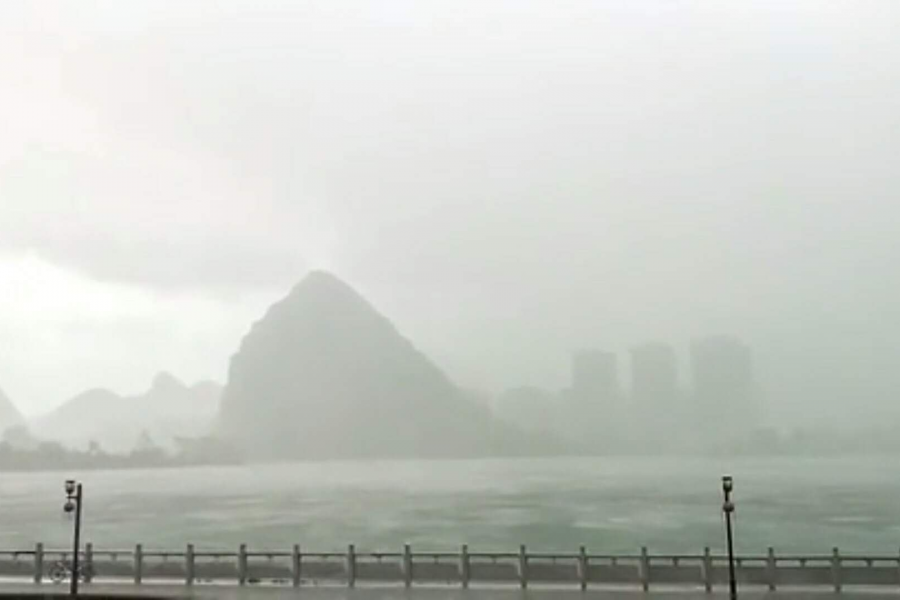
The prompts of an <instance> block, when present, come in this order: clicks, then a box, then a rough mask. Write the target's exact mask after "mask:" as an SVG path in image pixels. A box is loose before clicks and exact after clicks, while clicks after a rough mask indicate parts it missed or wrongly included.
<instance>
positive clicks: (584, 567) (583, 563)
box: [578, 546, 588, 591]
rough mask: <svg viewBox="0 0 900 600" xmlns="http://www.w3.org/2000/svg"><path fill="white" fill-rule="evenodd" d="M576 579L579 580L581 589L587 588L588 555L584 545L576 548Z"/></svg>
mask: <svg viewBox="0 0 900 600" xmlns="http://www.w3.org/2000/svg"><path fill="white" fill-rule="evenodd" d="M578 580H579V581H580V582H581V591H584V590H586V589H587V584H588V557H587V549H586V548H585V547H584V546H581V547H579V548H578Z"/></svg>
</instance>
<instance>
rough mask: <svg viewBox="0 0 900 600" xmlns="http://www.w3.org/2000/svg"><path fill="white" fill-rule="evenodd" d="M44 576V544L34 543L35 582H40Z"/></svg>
mask: <svg viewBox="0 0 900 600" xmlns="http://www.w3.org/2000/svg"><path fill="white" fill-rule="evenodd" d="M43 578H44V544H42V543H41V542H38V543H37V544H35V545H34V582H35V583H40V582H41V579H43Z"/></svg>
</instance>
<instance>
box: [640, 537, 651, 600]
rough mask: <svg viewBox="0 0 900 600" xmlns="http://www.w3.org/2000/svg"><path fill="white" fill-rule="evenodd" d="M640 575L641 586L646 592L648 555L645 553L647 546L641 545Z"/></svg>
mask: <svg viewBox="0 0 900 600" xmlns="http://www.w3.org/2000/svg"><path fill="white" fill-rule="evenodd" d="M640 575H641V587H642V588H644V591H645V592H646V591H647V590H649V589H650V557H649V556H648V554H647V546H641V564H640Z"/></svg>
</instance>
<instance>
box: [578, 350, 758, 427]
mask: <svg viewBox="0 0 900 600" xmlns="http://www.w3.org/2000/svg"><path fill="white" fill-rule="evenodd" d="M618 358H619V357H618V355H616V354H615V353H612V352H606V351H602V350H584V351H580V352H577V353H575V355H574V356H573V358H572V381H571V387H570V388H569V389H568V390H566V391H565V392H564V399H565V405H564V406H563V407H562V408H563V409H564V410H567V409H569V408H571V409H572V410H574V411H576V412H579V411H580V412H581V414H583V415H590V416H591V418H592V420H594V419H600V420H602V421H603V422H604V424H605V426H599V424H598V423H596V421H595V423H594V425H595V426H594V427H589V428H587V429H588V430H589V431H591V432H593V435H598V434H605V435H607V436H614V437H616V436H617V437H622V436H625V437H628V438H630V439H641V438H642V434H644V436H643V437H648V436H656V435H658V434H659V433H661V432H663V431H664V432H666V433H667V435H671V436H675V437H687V436H692V435H693V436H695V437H702V438H705V439H715V438H717V437H719V434H721V433H725V432H727V431H731V432H733V431H735V430H740V431H746V430H748V429H752V428H754V427H756V426H758V425H759V424H760V420H761V417H762V414H761V410H760V406H759V398H758V394H757V393H756V383H755V381H754V375H753V358H752V355H751V351H750V348H749V347H748V346H747V345H746V344H744V343H743V342H742V341H740V340H739V339H737V338H734V337H729V336H716V337H707V338H701V339H697V340H694V341H693V343H692V344H691V347H690V359H689V360H690V369H689V373H690V375H689V379H688V381H686V382H685V384H684V385H682V383H681V378H680V376H679V368H678V357H677V354H676V352H675V350H674V348H672V346H670V345H668V344H664V343H657V342H654V343H648V344H643V345H640V346H637V347H634V348H632V349H631V351H630V360H629V362H628V365H627V369H628V373H629V377H628V378H629V380H630V385H628V386H624V385H622V384H621V382H620V375H619V374H620V369H619V364H618ZM581 429H584V427H582V428H581ZM577 430H578V428H575V429H572V428H570V431H576V432H577Z"/></svg>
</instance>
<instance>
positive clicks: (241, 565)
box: [237, 544, 247, 585]
mask: <svg viewBox="0 0 900 600" xmlns="http://www.w3.org/2000/svg"><path fill="white" fill-rule="evenodd" d="M237 559H238V564H237V567H238V584H240V585H244V584H246V583H247V544H241V545H240V546H239V547H238V557H237Z"/></svg>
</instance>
